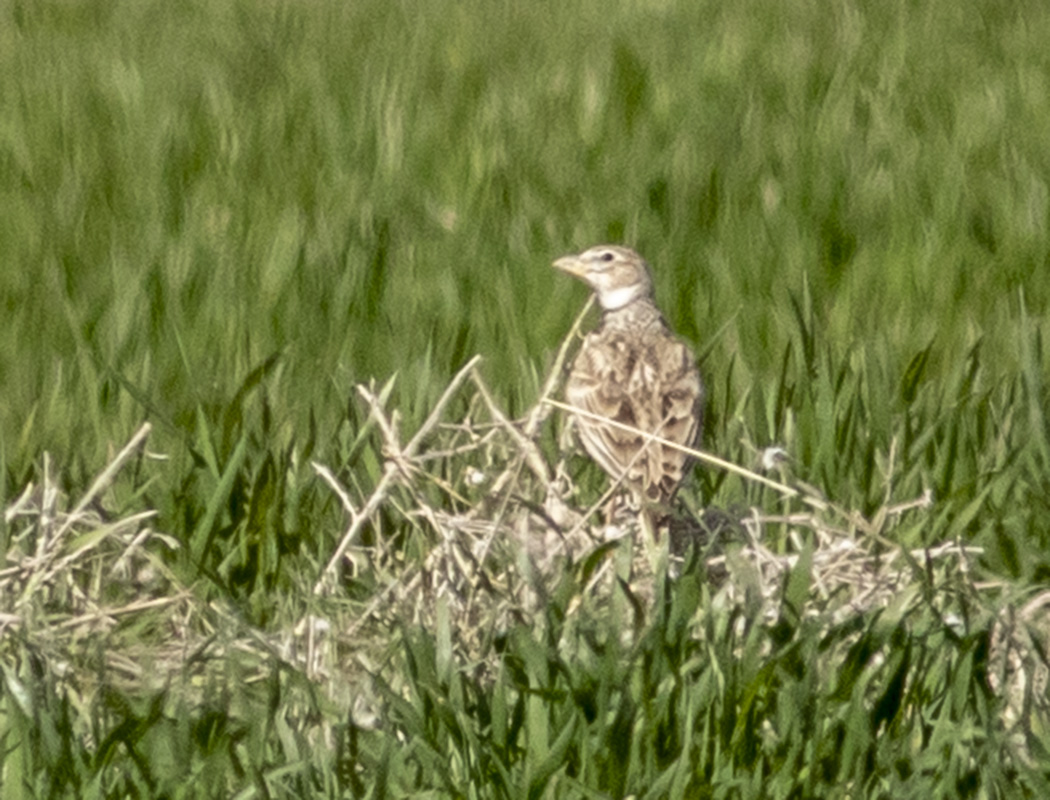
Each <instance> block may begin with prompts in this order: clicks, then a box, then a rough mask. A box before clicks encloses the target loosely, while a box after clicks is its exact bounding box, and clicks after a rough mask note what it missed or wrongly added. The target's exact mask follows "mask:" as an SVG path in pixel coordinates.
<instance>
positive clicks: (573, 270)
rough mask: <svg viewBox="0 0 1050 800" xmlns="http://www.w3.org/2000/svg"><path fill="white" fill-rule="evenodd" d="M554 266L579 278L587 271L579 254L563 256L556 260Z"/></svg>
mask: <svg viewBox="0 0 1050 800" xmlns="http://www.w3.org/2000/svg"><path fill="white" fill-rule="evenodd" d="M553 266H554V268H555V269H560V270H561V271H562V272H567V273H569V274H570V275H573V276H575V277H577V278H582V277H583V276H584V274H585V273H586V271H587V270H586V267H585V266H584V265H583V262H582V261H580V257H579V256H562V257H561V258H559V259H558V260H557V261H555V262H554V265H553Z"/></svg>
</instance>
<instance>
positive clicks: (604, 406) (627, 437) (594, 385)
mask: <svg viewBox="0 0 1050 800" xmlns="http://www.w3.org/2000/svg"><path fill="white" fill-rule="evenodd" d="M628 356H629V354H628V352H627V347H626V346H625V343H624V342H623V341H622V340H620V339H616V338H610V337H607V336H602V335H601V334H600V333H591V334H589V335H588V336H587V337H586V339H585V340H584V343H583V346H582V347H581V348H580V352H579V354H578V355H577V356H576V361H575V362H574V364H573V366H572V371H571V372H570V374H569V379H568V382H567V384H566V387H565V399H566V400H567V401H568V403H569V405H571V406H575V407H576V408H579V409H581V410H583V411H586V412H588V413H590V414H594V415H596V416H598V417H602V418H603V419H611V420H615V421H616V422H620V423H622V424H624V425H631V426H636V427H638V426H639V420H638V419H637V416H636V404H635V402H634V400H633V398H632V397H631V396H630V395H629V393H628V387H629V384H630V374H631V367H632V365H631V363H630V361H631V359H630V358H629V357H628ZM576 423H577V430H578V432H579V436H580V441H581V442H582V444H583V446H584V449H585V450H586V451H587V453H588V454H589V455H590V456H591V458H593V459H594V460H595V461H597V462H598V465H599V466H600V467H601V468H602V469H603V470H605V471H606V472H607V473H608V474H609V475H610V476H611V477H612V478H613V479H614V480H618V479H619V478H620V477H621V476H623V475H624V470H625V469H627V466H628V464H631V461H632V458H634V456H635V454H636V453H637V452H638V450H639V449H640V448H641V446H642V443H643V439H642V437H641V436H639V435H638V434H636V433H631V432H629V431H625V430H622V429H620V428H615V427H612V426H610V425H602V424H601V423H599V422H597V421H595V420H593V419H589V418H587V417H582V416H578V417H577V418H576ZM640 460H641V459H638V460H636V461H635V462H634V464H633V465H632V467H631V469H630V473H629V474H628V475H627V476H626V477H625V480H626V481H627V482H628V484H634V485H637V484H638V483H640V480H639V477H640V467H641V465H640V464H639V461H640Z"/></svg>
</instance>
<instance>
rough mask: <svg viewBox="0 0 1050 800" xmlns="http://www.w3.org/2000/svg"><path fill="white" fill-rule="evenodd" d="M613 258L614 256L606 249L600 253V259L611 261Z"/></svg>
mask: <svg viewBox="0 0 1050 800" xmlns="http://www.w3.org/2000/svg"><path fill="white" fill-rule="evenodd" d="M614 258H616V256H614V255H613V254H612V253H610V252H609V251H608V250H606V251H605V252H604V253H602V261H612V260H613V259H614Z"/></svg>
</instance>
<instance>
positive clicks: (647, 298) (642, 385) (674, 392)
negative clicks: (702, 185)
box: [554, 245, 704, 519]
mask: <svg viewBox="0 0 1050 800" xmlns="http://www.w3.org/2000/svg"><path fill="white" fill-rule="evenodd" d="M554 266H555V267H556V268H557V269H559V270H562V271H563V272H567V273H568V274H570V275H572V276H574V277H576V278H579V279H580V280H582V281H583V282H584V283H586V284H587V285H588V286H589V287H590V288H591V290H592V291H593V292H594V294H595V296H596V297H597V299H598V303H599V305H601V308H602V316H601V322H600V323H599V325H598V327H597V328H596V329H595V330H593V331H591V332H590V333H589V334H587V336H586V337H584V340H583V344H582V345H581V347H580V351H579V353H578V354H577V356H576V360H575V361H574V362H573V365H572V368H571V370H570V372H569V377H568V382H567V384H566V390H565V394H566V402H567V403H568V404H569V405H571V406H573V407H575V408H577V409H580V410H581V411H584V412H587V413H589V414H593V415H595V416H597V417H599V418H601V419H606V420H612V421H614V422H618V423H621V424H623V425H628V426H631V427H632V428H636V429H638V430H639V431H641V433H635V432H630V431H626V430H624V429H622V428H617V427H614V426H613V425H610V424H607V423H603V422H601V421H597V420H595V419H593V418H592V417H589V416H583V415H576V418H575V419H576V426H577V429H578V433H579V437H580V440H581V442H582V444H583V447H584V449H585V450H586V451H587V453H588V455H590V457H591V458H593V459H594V460H595V461H596V462H598V464H599V466H601V468H602V469H603V470H605V472H606V473H607V474H608V475H609V477H611V478H612V479H613V480H614V481H622V482H623V483H624V484H625V485H626V486H627V487H628V488H629V489H630V490H631V492H632V493H633V495H634V496H635V498H636V500H637V501H638V502H639V503H640V505H641V506H642V507H643V509H644V508H648V509H650V510H652V511H657V510H658V509H660V508H666V506H668V504H669V503H670V501H671V499H672V498H673V497H674V494H675V491H676V490H677V489H678V485H679V483H681V481H682V477H683V474H684V472H685V470H686V469H687V467H688V466H689V463H690V459H689V457H688V456H687V455H686V454H685V453H683V452H682V451H681V450H676V449H674V448H671V447H668V446H666V445H663V444H661V443H659V442H655V441H653V440H652V439H651V438H650V437H649V436H648V434H656V435H658V436H661V437H663V438H664V439H668V440H669V441H672V442H675V443H677V444H681V445H685V446H695V445H696V444H697V443H698V441H699V438H700V432H701V428H702V423H703V403H704V385H703V382H702V381H701V379H700V372H699V370H698V369H697V366H696V357H695V356H694V354H693V351H692V350H691V349H690V348H689V346H688V345H686V344H685V343H684V342H682V341H681V340H680V339H678V338H677V337H676V336H675V335H674V333H672V331H671V329H670V327H669V326H668V325H667V322H666V321H665V320H664V318H663V315H662V314H661V313H660V310H659V309H658V308H657V307H656V304H655V303H654V302H653V282H652V277H651V275H650V272H649V265H648V264H647V263H646V261H645V259H643V258H642V257H641V256H640V255H638V253H636V252H634V251H633V250H631V249H629V248H626V247H618V246H615V245H599V246H598V247H592V248H591V249H590V250H585V251H584V252H582V253H580V254H579V255H569V256H565V257H563V258H559V259H558V260H557V261H555V262H554ZM653 517H654V519H655V518H658V516H657V513H653Z"/></svg>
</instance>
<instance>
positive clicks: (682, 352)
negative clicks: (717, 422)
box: [645, 337, 704, 502]
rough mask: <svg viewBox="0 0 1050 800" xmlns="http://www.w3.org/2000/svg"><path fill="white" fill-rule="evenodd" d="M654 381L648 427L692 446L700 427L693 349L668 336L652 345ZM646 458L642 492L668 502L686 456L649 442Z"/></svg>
mask: <svg viewBox="0 0 1050 800" xmlns="http://www.w3.org/2000/svg"><path fill="white" fill-rule="evenodd" d="M653 349H654V350H655V358H654V361H655V363H656V364H657V365H658V368H657V369H656V370H655V373H656V377H657V380H656V381H655V385H654V386H653V387H652V391H651V392H650V393H649V394H648V397H649V398H650V400H649V402H651V403H652V406H651V409H650V415H651V418H650V423H649V424H650V426H651V427H652V429H654V430H656V429H658V430H659V431H660V435H661V436H662V437H663V438H665V439H668V440H670V441H672V442H675V443H676V444H680V445H683V446H685V447H693V446H695V445H696V443H697V442H698V441H699V438H700V432H701V429H702V427H703V407H704V386H703V382H702V381H701V380H700V372H699V370H698V369H697V367H696V357H695V356H694V355H693V351H692V350H691V349H690V348H689V347H688V346H686V345H685V344H683V343H682V342H680V341H678V340H677V339H673V338H671V337H667V338H664V339H661V340H660V341H659V342H658V343H657V344H656V345H654V348H653ZM657 448H658V454H657V453H656V452H654V453H652V454H650V455H649V458H648V460H647V466H648V470H649V471H648V474H647V475H646V480H645V492H646V495H647V496H649V497H650V498H653V499H657V497H658V499H660V500H661V501H664V502H666V501H668V500H670V499H671V496H672V495H673V494H674V491H675V489H676V488H677V487H678V484H679V483H680V482H681V480H682V477H683V474H684V472H685V470H686V468H687V467H688V465H689V463H690V460H691V459H690V456H688V455H687V454H686V453H683V452H682V451H681V450H676V449H675V448H672V447H667V446H666V445H653V449H654V450H656V449H657Z"/></svg>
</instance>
